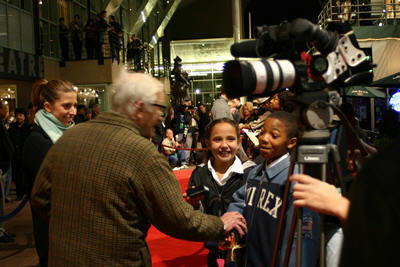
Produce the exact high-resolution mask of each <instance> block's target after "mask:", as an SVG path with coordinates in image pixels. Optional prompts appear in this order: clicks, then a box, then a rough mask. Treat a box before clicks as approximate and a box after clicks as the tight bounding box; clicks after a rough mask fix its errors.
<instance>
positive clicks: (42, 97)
mask: <svg viewBox="0 0 400 267" xmlns="http://www.w3.org/2000/svg"><path fill="white" fill-rule="evenodd" d="M31 100H32V104H33V107H34V109H35V111H36V113H35V123H34V125H33V127H32V130H31V133H30V134H29V136H28V138H27V139H26V141H25V144H24V149H23V154H22V164H23V172H24V187H25V188H26V189H25V190H26V193H27V195H30V193H31V191H32V187H33V185H34V182H35V179H36V174H37V173H38V171H39V168H40V165H41V164H42V161H43V159H44V158H45V156H46V154H47V152H48V151H49V149H50V148H51V147H52V146H53V144H54V143H55V142H56V141H57V140H58V139H59V138H60V137H61V135H63V133H64V132H65V131H66V130H67V129H69V128H70V127H72V126H73V125H74V122H73V118H74V116H75V114H76V104H77V89H76V87H74V86H73V85H72V83H70V82H68V81H64V80H52V81H47V80H45V79H42V80H39V81H37V82H36V83H34V85H33V86H32V93H31ZM65 152H66V151H65ZM31 212H32V221H33V236H34V238H35V246H36V251H37V254H38V256H39V261H40V262H39V263H40V266H41V267H45V266H47V261H48V250H49V238H48V235H49V221H48V220H46V219H44V218H40V217H39V216H38V214H37V212H36V211H35V210H34V209H33V208H32V201H31Z"/></svg>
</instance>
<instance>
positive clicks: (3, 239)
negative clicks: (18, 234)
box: [0, 232, 15, 243]
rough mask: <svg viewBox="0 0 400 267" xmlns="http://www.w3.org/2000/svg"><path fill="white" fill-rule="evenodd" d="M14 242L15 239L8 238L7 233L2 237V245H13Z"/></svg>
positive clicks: (0, 241) (0, 239)
mask: <svg viewBox="0 0 400 267" xmlns="http://www.w3.org/2000/svg"><path fill="white" fill-rule="evenodd" d="M13 242H15V239H14V238H12V237H11V236H8V235H7V234H6V233H5V232H4V233H3V235H2V236H1V237H0V243H13Z"/></svg>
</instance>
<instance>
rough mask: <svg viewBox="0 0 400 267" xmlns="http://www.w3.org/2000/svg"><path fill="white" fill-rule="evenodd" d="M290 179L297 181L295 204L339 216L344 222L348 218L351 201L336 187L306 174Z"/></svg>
mask: <svg viewBox="0 0 400 267" xmlns="http://www.w3.org/2000/svg"><path fill="white" fill-rule="evenodd" d="M290 180H291V181H292V182H297V183H296V184H295V185H294V187H293V197H294V198H295V201H294V202H293V205H295V206H296V207H307V208H310V209H312V210H314V211H317V212H320V213H324V214H328V215H333V216H337V217H338V218H339V219H340V220H341V221H342V222H344V221H345V220H346V219H347V213H348V210H349V207H350V201H349V200H348V199H347V198H345V197H343V196H342V195H341V194H340V193H339V192H338V190H337V189H336V187H334V186H333V185H330V184H328V183H325V182H322V181H320V180H318V179H315V178H312V177H310V176H308V175H305V174H295V175H293V176H292V177H290Z"/></svg>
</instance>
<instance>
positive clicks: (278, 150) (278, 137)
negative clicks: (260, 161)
mask: <svg viewBox="0 0 400 267" xmlns="http://www.w3.org/2000/svg"><path fill="white" fill-rule="evenodd" d="M259 141H260V153H261V155H262V156H263V157H264V158H265V159H267V162H272V161H274V160H276V159H278V158H279V157H281V156H282V155H284V154H286V153H287V152H289V150H291V149H292V148H293V147H294V146H295V145H296V142H297V138H296V137H292V138H290V139H289V137H288V135H287V128H286V125H285V124H284V123H283V122H281V121H280V120H278V119H276V118H268V119H267V120H266V121H265V123H264V126H263V127H262V129H261V133H260V137H259Z"/></svg>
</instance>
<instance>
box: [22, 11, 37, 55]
mask: <svg viewBox="0 0 400 267" xmlns="http://www.w3.org/2000/svg"><path fill="white" fill-rule="evenodd" d="M20 14H21V27H22V36H21V41H22V51H25V52H30V53H34V52H35V48H34V44H35V42H34V39H33V18H32V16H31V15H28V14H25V13H24V12H21V13H20Z"/></svg>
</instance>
